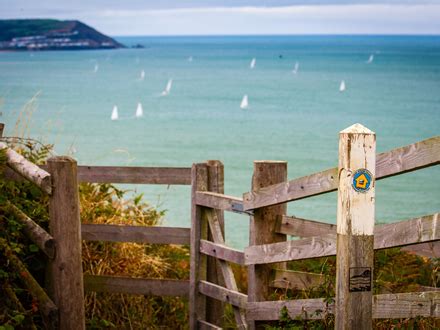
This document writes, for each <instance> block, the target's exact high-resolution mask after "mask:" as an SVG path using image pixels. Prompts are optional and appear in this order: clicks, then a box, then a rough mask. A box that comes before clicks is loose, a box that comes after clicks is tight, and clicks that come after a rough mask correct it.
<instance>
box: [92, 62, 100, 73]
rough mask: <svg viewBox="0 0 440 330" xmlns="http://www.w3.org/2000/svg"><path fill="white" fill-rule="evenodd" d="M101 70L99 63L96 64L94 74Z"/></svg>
mask: <svg viewBox="0 0 440 330" xmlns="http://www.w3.org/2000/svg"><path fill="white" fill-rule="evenodd" d="M98 70H99V65H98V63H96V64H95V68H94V69H93V72H94V73H96V72H98Z"/></svg>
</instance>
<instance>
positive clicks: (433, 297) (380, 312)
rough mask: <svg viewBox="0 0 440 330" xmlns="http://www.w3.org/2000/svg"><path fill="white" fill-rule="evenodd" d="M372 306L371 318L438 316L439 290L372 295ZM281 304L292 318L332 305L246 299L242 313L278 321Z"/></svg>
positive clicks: (311, 315)
mask: <svg viewBox="0 0 440 330" xmlns="http://www.w3.org/2000/svg"><path fill="white" fill-rule="evenodd" d="M372 305H373V318H374V319H384V318H396V319H397V318H414V317H417V316H423V317H440V292H438V291H429V292H412V293H396V294H379V295H375V296H373V297H372ZM284 306H285V307H286V308H287V310H288V312H289V316H290V317H291V318H293V319H294V318H295V317H301V318H304V319H321V318H323V316H324V315H325V313H326V312H327V313H330V314H331V313H333V311H334V305H333V304H331V305H328V306H327V305H326V304H325V302H324V300H323V299H299V300H282V301H265V302H253V303H251V302H249V303H248V304H247V313H246V316H247V318H248V319H253V320H278V319H279V317H280V312H281V309H282V308H283V307H284ZM317 312H319V313H317Z"/></svg>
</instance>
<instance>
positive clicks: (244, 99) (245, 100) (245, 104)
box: [240, 94, 249, 109]
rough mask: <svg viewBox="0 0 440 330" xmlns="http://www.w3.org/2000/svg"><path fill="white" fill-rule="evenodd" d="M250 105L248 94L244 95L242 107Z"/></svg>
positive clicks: (245, 107)
mask: <svg viewBox="0 0 440 330" xmlns="http://www.w3.org/2000/svg"><path fill="white" fill-rule="evenodd" d="M248 107H249V101H248V96H247V95H246V94H245V95H244V96H243V99H242V100H241V103H240V108H241V109H247V108H248Z"/></svg>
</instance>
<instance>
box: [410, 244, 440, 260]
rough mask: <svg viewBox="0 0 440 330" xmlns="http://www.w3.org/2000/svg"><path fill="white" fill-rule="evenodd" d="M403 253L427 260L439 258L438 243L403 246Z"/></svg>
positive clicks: (439, 247) (439, 246) (439, 249)
mask: <svg viewBox="0 0 440 330" xmlns="http://www.w3.org/2000/svg"><path fill="white" fill-rule="evenodd" d="M402 250H403V251H407V252H410V253H415V254H417V255H419V256H422V257H427V258H440V241H436V242H429V243H421V244H416V245H410V246H405V247H404V248H402Z"/></svg>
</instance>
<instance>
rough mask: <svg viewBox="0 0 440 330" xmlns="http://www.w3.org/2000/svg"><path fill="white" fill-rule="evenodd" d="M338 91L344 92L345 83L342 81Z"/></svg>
mask: <svg viewBox="0 0 440 330" xmlns="http://www.w3.org/2000/svg"><path fill="white" fill-rule="evenodd" d="M339 91H340V92H343V91H345V81H344V80H342V81H341V84H340V85H339Z"/></svg>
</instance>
